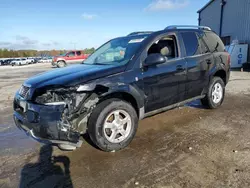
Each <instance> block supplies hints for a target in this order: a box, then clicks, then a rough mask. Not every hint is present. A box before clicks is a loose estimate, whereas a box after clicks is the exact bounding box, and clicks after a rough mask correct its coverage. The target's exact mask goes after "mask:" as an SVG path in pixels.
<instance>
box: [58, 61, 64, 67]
mask: <svg viewBox="0 0 250 188" xmlns="http://www.w3.org/2000/svg"><path fill="white" fill-rule="evenodd" d="M57 67H58V68H62V67H66V63H65V62H64V61H58V62H57Z"/></svg>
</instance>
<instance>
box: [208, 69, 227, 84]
mask: <svg viewBox="0 0 250 188" xmlns="http://www.w3.org/2000/svg"><path fill="white" fill-rule="evenodd" d="M213 77H220V78H221V79H222V80H223V82H224V84H225V85H226V84H227V74H226V71H225V70H223V69H220V70H217V71H216V72H215V73H214V74H213ZM211 79H212V78H211Z"/></svg>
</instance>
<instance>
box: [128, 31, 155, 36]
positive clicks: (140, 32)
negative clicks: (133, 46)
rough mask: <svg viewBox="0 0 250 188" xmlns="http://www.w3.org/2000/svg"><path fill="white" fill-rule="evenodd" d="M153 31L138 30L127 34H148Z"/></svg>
mask: <svg viewBox="0 0 250 188" xmlns="http://www.w3.org/2000/svg"><path fill="white" fill-rule="evenodd" d="M151 33H153V31H136V32H133V33H130V34H128V35H127V36H132V35H146V34H151Z"/></svg>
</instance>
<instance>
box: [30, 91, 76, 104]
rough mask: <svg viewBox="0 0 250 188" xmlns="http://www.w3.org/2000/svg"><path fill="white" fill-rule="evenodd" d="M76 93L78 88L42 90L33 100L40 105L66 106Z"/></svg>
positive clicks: (35, 94)
mask: <svg viewBox="0 0 250 188" xmlns="http://www.w3.org/2000/svg"><path fill="white" fill-rule="evenodd" d="M75 92H76V88H42V89H37V90H36V91H35V93H34V96H33V100H34V101H35V102H36V103H38V104H46V105H49V104H54V105H56V104H57V105H58V104H64V103H65V102H67V101H68V100H69V99H72V97H73V96H72V95H73V94H74V93H75Z"/></svg>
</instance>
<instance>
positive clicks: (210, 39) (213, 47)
mask: <svg viewBox="0 0 250 188" xmlns="http://www.w3.org/2000/svg"><path fill="white" fill-rule="evenodd" d="M201 37H202V38H203V40H204V42H205V43H206V44H207V46H208V48H209V51H210V52H224V51H225V46H224V44H223V42H222V40H221V39H220V37H219V36H218V35H216V34H215V33H214V32H211V31H210V32H204V33H203V34H202V35H201Z"/></svg>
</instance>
